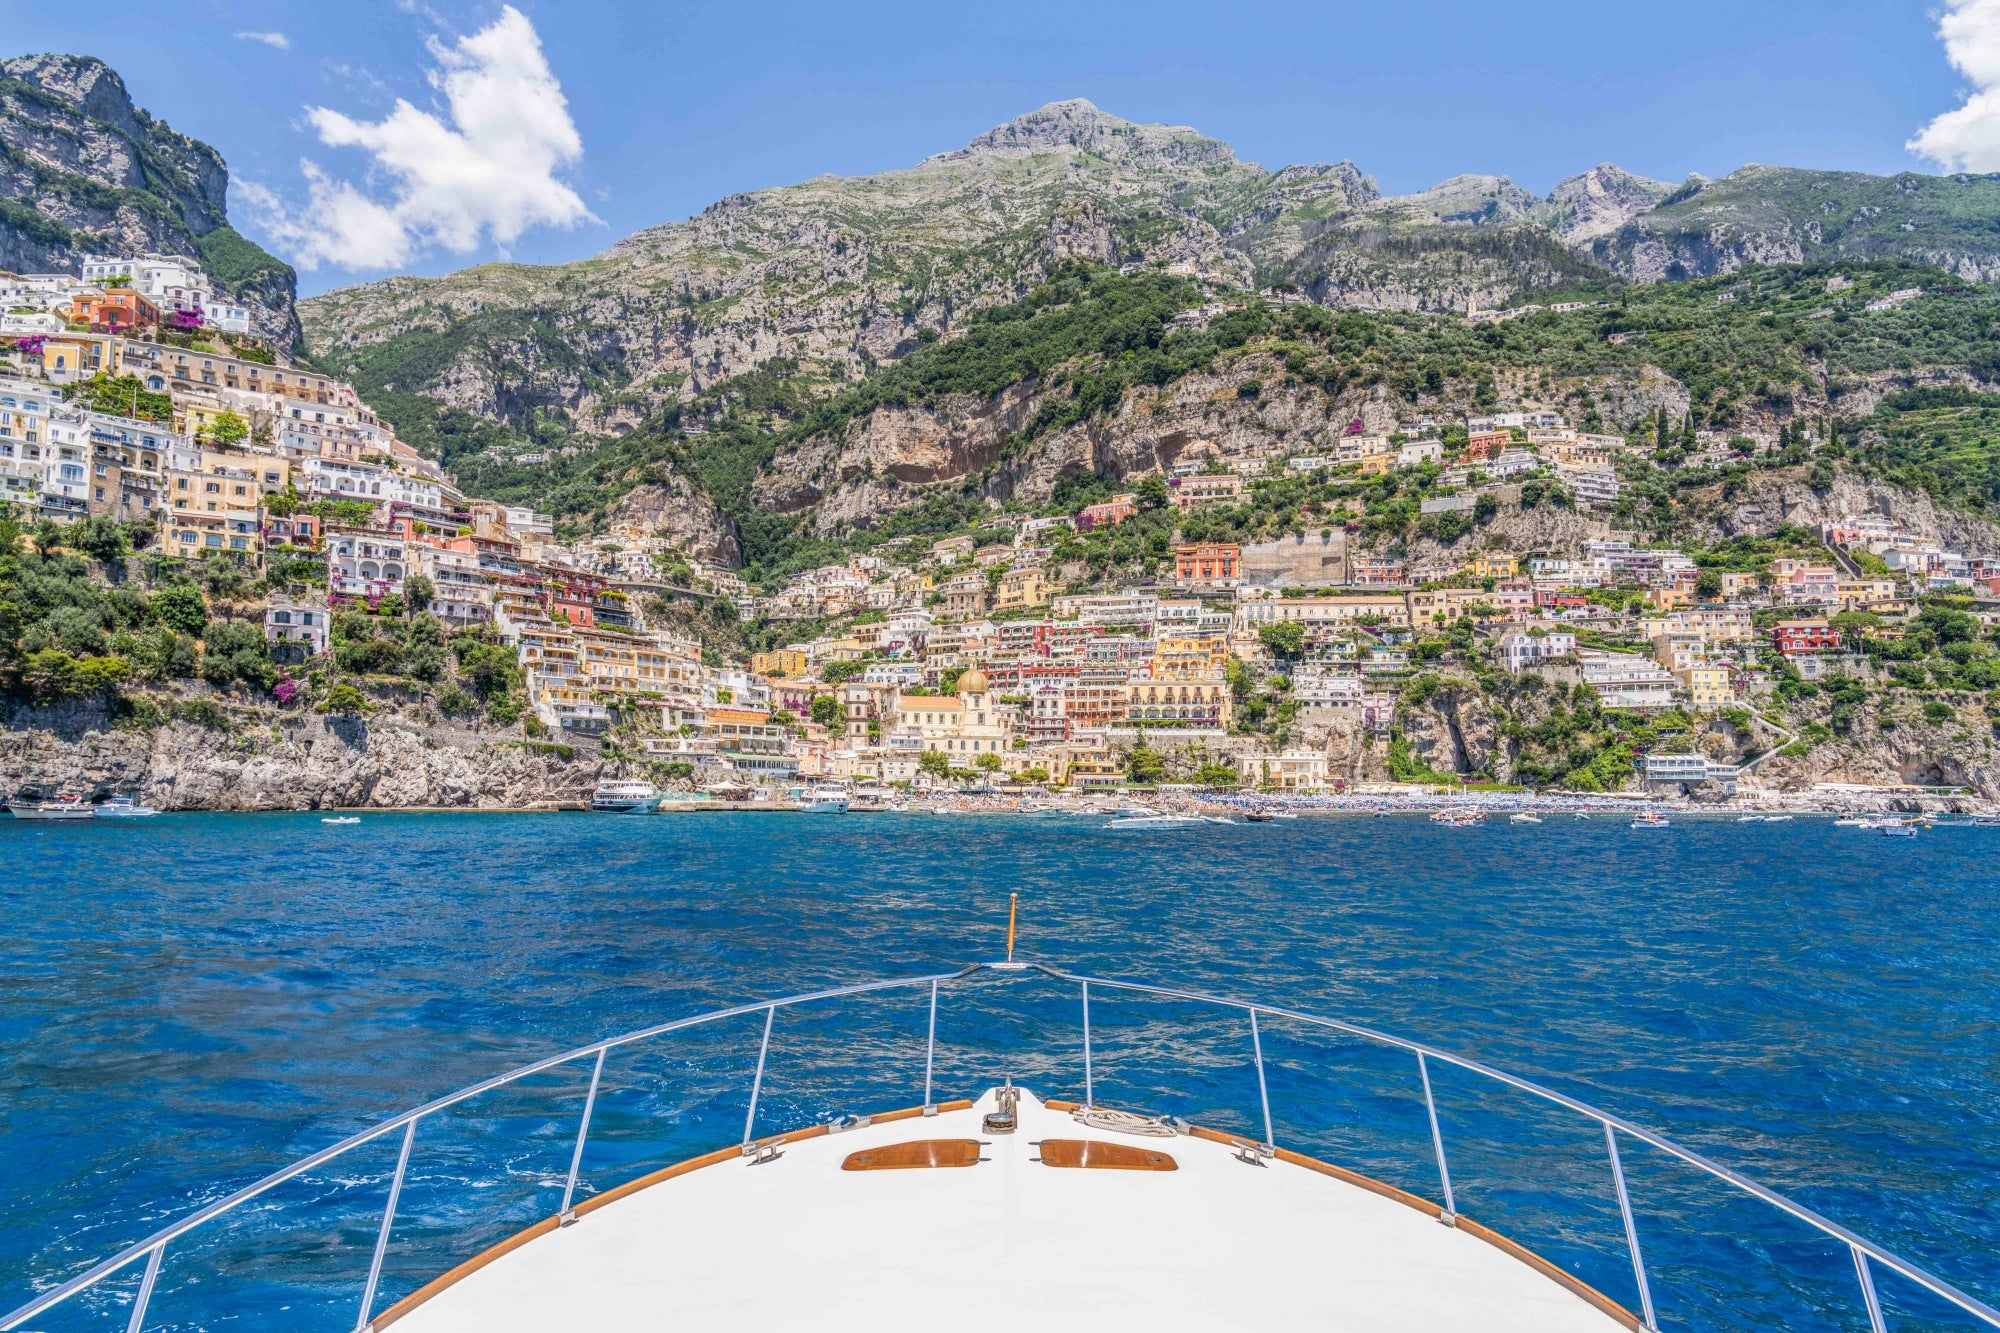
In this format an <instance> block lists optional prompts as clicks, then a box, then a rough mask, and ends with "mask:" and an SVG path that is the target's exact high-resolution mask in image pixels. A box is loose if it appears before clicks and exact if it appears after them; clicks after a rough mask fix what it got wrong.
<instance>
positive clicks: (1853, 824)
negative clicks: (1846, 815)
mask: <svg viewBox="0 0 2000 1333" xmlns="http://www.w3.org/2000/svg"><path fill="white" fill-rule="evenodd" d="M1867 822H1868V821H1867V820H1865V819H1836V820H1834V821H1833V826H1834V827H1835V828H1861V827H1862V826H1863V825H1865V824H1866V823H1867Z"/></svg>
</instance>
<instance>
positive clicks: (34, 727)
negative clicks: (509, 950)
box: [0, 705, 616, 810]
mask: <svg viewBox="0 0 2000 1333" xmlns="http://www.w3.org/2000/svg"><path fill="white" fill-rule="evenodd" d="M227 715H228V717H229V719H230V724H229V726H228V727H227V728H226V729H219V728H214V727H209V726H197V725H195V724H192V723H189V722H178V721H177V722H171V723H168V724H167V725H165V726H162V727H159V728H157V729H155V730H151V731H129V730H121V729H119V728H118V727H117V726H115V725H114V723H113V721H112V719H111V718H110V717H108V716H107V715H106V714H105V713H104V711H103V710H102V709H101V708H94V707H86V706H81V705H78V706H67V707H62V708H50V709H29V708H22V709H15V710H13V711H11V712H9V713H7V714H6V715H4V716H0V794H12V793H16V792H19V791H22V790H23V789H34V788H51V787H53V788H68V789H75V790H81V791H88V792H92V793H94V794H107V793H110V792H113V791H117V792H127V793H134V794H136V795H138V796H139V798H140V799H141V800H143V801H144V802H145V803H147V804H148V805H151V806H153V807H155V808H156V809H160V810H321V809H330V808H333V807H336V806H380V807H384V808H412V807H423V806H448V807H459V808H468V809H501V808H520V807H525V806H534V805H547V804H573V803H576V802H588V801H589V799H590V795H591V792H592V791H593V789H594V788H595V787H596V785H597V781H598V779H599V778H600V777H602V776H610V775H613V774H614V773H615V772H616V766H615V765H610V764H607V763H605V762H603V761H602V760H601V759H599V758H597V757H595V756H594V754H592V753H591V752H589V751H583V750H579V751H576V752H575V753H574V757H572V758H570V759H565V758H563V757H561V755H560V754H559V753H558V752H557V751H556V750H555V749H554V748H553V747H542V748H540V749H537V748H536V747H534V746H533V745H530V744H525V743H524V742H523V741H522V740H521V738H520V736H519V733H518V730H516V731H514V732H512V733H511V734H509V733H498V732H492V731H469V730H466V729H463V728H459V727H456V726H451V725H448V724H445V723H443V722H441V721H440V720H438V719H437V718H436V717H435V715H432V716H431V717H430V719H429V720H428V721H425V720H423V719H422V716H421V714H418V713H416V712H415V711H414V710H412V711H411V712H409V713H408V714H407V715H397V714H396V713H393V712H387V711H385V712H383V713H378V714H376V715H374V716H371V717H368V718H359V717H357V718H346V717H340V716H320V715H315V714H303V715H302V714H296V713H288V714H282V715H281V714H279V713H277V712H276V711H275V710H271V709H268V708H230V709H229V710H227Z"/></svg>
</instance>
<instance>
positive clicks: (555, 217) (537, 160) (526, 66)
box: [242, 5, 596, 269]
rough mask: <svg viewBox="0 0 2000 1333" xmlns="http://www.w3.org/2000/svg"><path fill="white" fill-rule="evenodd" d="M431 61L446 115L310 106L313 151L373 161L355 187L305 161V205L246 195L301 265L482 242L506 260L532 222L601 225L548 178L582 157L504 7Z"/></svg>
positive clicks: (535, 40)
mask: <svg viewBox="0 0 2000 1333" xmlns="http://www.w3.org/2000/svg"><path fill="white" fill-rule="evenodd" d="M430 52H431V56H432V58H433V59H434V60H435V61H436V62H437V65H436V68H434V69H433V70H431V71H430V76H429V77H430V83H431V87H432V88H434V89H436V90H437V92H438V93H439V94H440V95H441V97H442V98H443V101H444V103H445V105H444V107H442V108H439V110H440V111H441V112H442V113H443V114H442V115H440V114H434V113H433V112H431V111H424V110H420V109H419V108H417V107H415V106H412V105H411V104H410V103H409V102H407V101H404V100H403V99H401V98H398V99H397V100H396V105H395V107H394V109H392V110H391V111H390V112H389V114H388V115H387V116H386V117H384V118H383V119H381V120H376V121H370V120H357V119H355V118H353V117H351V116H347V115H344V114H342V113H341V112H338V111H333V110H329V109H328V108H326V107H307V108H306V118H307V120H308V121H309V122H310V123H311V125H312V127H313V129H314V131H315V132H317V133H318V135H319V138H320V142H321V143H324V144H326V145H327V146H328V147H331V148H358V149H360V150H362V151H363V152H365V153H367V154H368V157H369V170H368V175H367V178H366V179H365V181H364V183H363V185H361V186H357V185H355V184H353V183H351V182H348V181H344V180H339V179H336V178H335V177H333V176H331V175H329V174H328V173H327V172H326V171H325V170H323V169H322V168H321V167H320V166H319V165H318V164H317V163H315V162H313V161H311V160H306V161H303V162H301V163H300V170H301V171H302V172H303V174H304V176H305V183H306V192H307V202H306V204H305V206H304V207H303V208H294V207H291V206H288V205H287V204H286V203H285V201H284V200H282V199H280V198H279V197H278V196H277V195H276V194H275V193H274V192H273V191H271V190H270V189H268V188H266V187H263V186H259V185H254V184H249V185H245V186H244V187H242V193H243V197H244V200H245V202H247V203H248V204H249V205H250V206H251V208H252V210H253V211H254V212H256V213H257V214H258V215H259V218H260V221H261V222H262V224H263V226H264V229H265V230H266V231H267V232H268V233H269V234H270V236H271V239H272V240H273V241H274V242H275V243H276V244H277V245H278V247H279V248H280V249H281V250H283V251H287V252H288V257H289V258H291V260H292V261H293V262H294V263H296V264H297V265H298V266H299V267H301V268H305V269H314V268H318V267H319V266H320V265H322V264H332V265H335V266H337V267H340V268H352V269H382V268H393V267H397V266H400V265H403V264H405V263H407V262H409V260H410V259H411V257H412V256H414V255H416V254H418V253H419V252H421V251H423V250H425V249H428V248H430V247H431V246H443V247H444V248H445V249H447V250H451V251H453V252H455V253H458V254H465V253H468V252H470V251H472V250H475V249H477V248H478V247H479V246H480V244H481V243H482V242H483V241H484V240H486V239H488V238H490V239H491V240H492V242H493V243H494V244H495V245H496V246H498V247H500V249H501V250H502V251H503V253H504V251H505V250H506V248H507V247H509V246H511V245H512V244H513V243H514V242H515V241H516V240H518V239H520V236H521V234H522V233H523V232H525V231H526V230H528V228H530V227H537V226H555V227H571V226H575V225H577V224H578V223H580V222H587V221H589V222H594V221H596V218H595V217H594V216H593V215H592V214H591V211H590V209H589V208H587V207H586V206H585V205H584V202H583V200H582V199H581V198H579V197H578V196H577V193H576V191H575V190H573V189H571V188H570V187H569V186H568V185H565V184H564V183H563V182H562V181H560V180H558V179H557V177H556V173H557V172H558V171H559V170H561V169H562V168H564V167H567V166H569V165H571V164H573V163H575V162H576V161H578V160H579V159H580V158H581V157H582V156H583V140H582V139H581V138H580V137H579V136H578V134H577V132H576V125H575V124H574V122H572V121H571V119H570V115H569V104H568V102H567V101H565V100H564V98H563V94H562V87H561V85H560V84H559V83H557V81H556V77H555V75H554V74H553V73H552V72H551V71H550V69H549V64H548V61H547V60H546V59H545V58H544V57H543V55H542V44H541V39H540V38H539V37H537V36H536V34H535V28H534V25H533V24H532V23H530V22H529V21H528V20H527V18H526V17H525V16H523V15H522V14H521V12H520V11H519V10H517V9H515V8H513V7H512V6H511V5H510V6H508V7H506V8H504V9H502V10H501V11H500V17H499V18H498V19H497V20H495V21H494V23H493V25H492V26H491V27H488V28H486V29H483V30H482V31H480V32H476V33H474V34H472V35H471V36H470V37H461V38H459V39H458V41H457V42H456V43H454V44H452V45H449V46H447V45H445V44H444V43H443V42H441V41H438V40H437V39H435V38H433V39H431V41H430ZM446 117H448V119H449V123H447V120H446ZM364 187H365V188H364Z"/></svg>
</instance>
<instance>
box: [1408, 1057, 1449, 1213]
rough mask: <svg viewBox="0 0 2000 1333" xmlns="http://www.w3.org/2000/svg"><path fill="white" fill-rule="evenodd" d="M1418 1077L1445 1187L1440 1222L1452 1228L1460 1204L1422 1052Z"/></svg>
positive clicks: (1441, 1178) (1428, 1067)
mask: <svg viewBox="0 0 2000 1333" xmlns="http://www.w3.org/2000/svg"><path fill="white" fill-rule="evenodd" d="M1417 1077H1419V1078H1421V1079H1422V1080H1423V1081H1424V1112H1425V1114H1427V1115H1428V1116H1430V1118H1431V1147H1432V1148H1433V1149H1434V1150H1436V1152H1437V1159H1438V1183H1439V1184H1440V1185H1442V1186H1443V1187H1444V1216H1442V1217H1440V1218H1439V1219H1438V1221H1440V1222H1442V1223H1444V1224H1445V1225H1446V1226H1450V1225H1452V1224H1453V1223H1454V1222H1456V1221H1457V1220H1458V1204H1457V1203H1455V1202H1454V1201H1453V1200H1452V1197H1451V1168H1450V1167H1448V1166H1446V1165H1445V1161H1444V1134H1443V1133H1442V1132H1441V1131H1440V1130H1439V1129H1438V1108H1437V1099H1436V1098H1435V1097H1433V1096H1431V1071H1430V1066H1428V1065H1426V1064H1425V1063H1424V1053H1423V1052H1422V1051H1418V1052H1417Z"/></svg>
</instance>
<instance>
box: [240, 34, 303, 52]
mask: <svg viewBox="0 0 2000 1333" xmlns="http://www.w3.org/2000/svg"><path fill="white" fill-rule="evenodd" d="M236 40H237V41H239V42H262V43H263V44H264V45H266V46H275V47H277V48H278V49H279V50H280V51H289V50H291V49H292V39H291V38H289V37H287V36H285V34H283V33H282V32H239V33H237V34H236Z"/></svg>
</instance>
